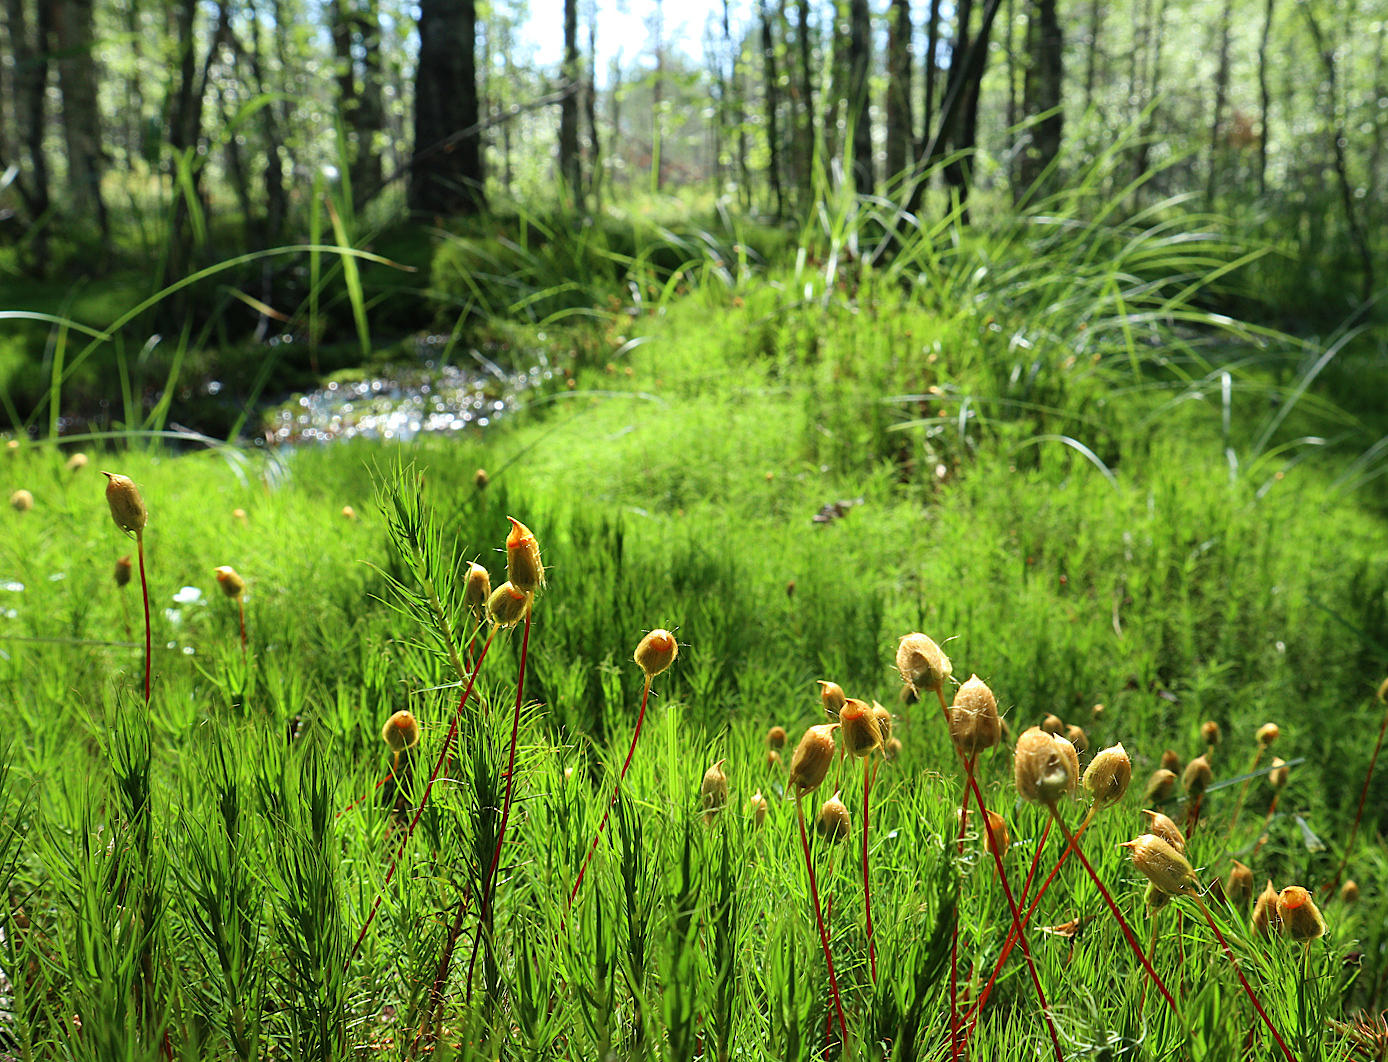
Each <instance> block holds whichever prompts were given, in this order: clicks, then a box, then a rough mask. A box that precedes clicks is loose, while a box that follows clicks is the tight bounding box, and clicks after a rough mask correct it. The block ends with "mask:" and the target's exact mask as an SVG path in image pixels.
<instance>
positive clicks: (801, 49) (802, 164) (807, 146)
mask: <svg viewBox="0 0 1388 1062" xmlns="http://www.w3.org/2000/svg"><path fill="white" fill-rule="evenodd" d="M795 47H796V51H797V55H798V58H799V61H800V62H799V67H800V69H799V79H798V83H797V92H796V96H797V102H798V104H799V106H797V107H796V109H795V114H794V116H793V121H794V122H795V123H796V124H795V154H796V157H797V159H798V163H797V165H798V167H799V169H798V172H799V175H800V194H801V196H802V198H803V199H804V201H805V202H807V203H808V202H809V200H810V195H811V193H812V191H813V185H814V170H815V149H814V142H815V106H814V67H813V64H812V60H811V58H810V56H811V47H810V0H800V2H799V3H798V4H796V5H795Z"/></svg>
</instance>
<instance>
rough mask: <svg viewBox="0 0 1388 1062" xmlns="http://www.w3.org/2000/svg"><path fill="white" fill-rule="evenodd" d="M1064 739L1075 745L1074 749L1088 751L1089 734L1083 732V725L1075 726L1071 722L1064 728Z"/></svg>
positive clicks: (1082, 751)
mask: <svg viewBox="0 0 1388 1062" xmlns="http://www.w3.org/2000/svg"><path fill="white" fill-rule="evenodd" d="M1065 740H1066V741H1068V742H1070V744H1072V745H1074V746H1075V751H1076V752H1079V753H1085V752H1088V751H1089V735H1088V734H1086V733H1085V732H1084V727H1080V726H1075V725H1074V724H1073V723H1071V724H1070V725H1069V726H1067V727H1066V728H1065Z"/></svg>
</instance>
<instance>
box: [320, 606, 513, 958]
mask: <svg viewBox="0 0 1388 1062" xmlns="http://www.w3.org/2000/svg"><path fill="white" fill-rule="evenodd" d="M496 632H497V628H496V627H492V629H491V630H490V631H489V632H488V633H487V640H486V641H485V642H483V643H482V651H481V652H480V653H478V654H477V662H476V663H475V664H473V666H472V670H471V671H470V672H469V673H468V677H467V684H466V685H465V686H464V687H463V692H462V696H460V697H459V698H458V707H457V709H456V710H455V711H454V712H453V723H452V725H451V726H449V728H448V736H447V737H446V738H444V742H443V748H441V749H440V750H439V755H438V759H436V760H435V761H434V769H433V770H432V771H430V772H429V780H428V782H426V783H425V785H424V795H423V796H421V797H420V798H419V806H418V807H417V808H415V811H414V815H413V816H412V817H411V818H410V824H409V826H407V827H406V828H405V837H404V839H403V840H402V841H401V842H400V844H399V847H397V848H396V850H395V855H394V856H392V857H391V860H390V866H389V867H388V868H386V877H385V880H384V881H383V882H381V889H380V891H379V892H378V893H377V894H376V899H375V901H374V902H373V903H372V904H371V911H370V913H369V914H368V915H367V916H366V922H365V923H363V925H362V927H361V932H359V933H358V934H357V939H356V942H355V943H354V944H353V945H352V950H351V951H350V952H349V953H348V955H347V962H346V965H345V966H344V969H346V968H348V967H350V966H351V965H352V960H353V959H355V958H356V957H357V952H359V951H361V945H362V941H364V940H365V939H366V933H367V930H369V929H370V928H371V923H372V922H374V921H375V920H376V914H377V912H378V911H380V909H381V901H382V900H384V899H385V892H386V888H387V887H388V886H389V885H390V880H391V878H393V877H394V876H395V869H396V867H398V866H399V865H400V857H401V856H402V855H404V854H405V847H406V846H407V845H408V844H409V843H410V838H411V837H413V836H414V831H415V827H416V826H418V825H419V820H420V817H421V816H422V815H423V814H424V809H425V807H427V806H428V804H429V795H430V794H431V793H432V792H433V791H434V782H435V781H436V780H437V779H438V777H439V774H440V773H441V772H442V771H443V765H444V764H445V763H447V762H448V755H449V753H450V752H452V751H453V741H454V739H455V738H456V737H457V736H458V723H459V721H460V720H461V719H462V717H463V707H464V706H465V705H466V704H467V702H468V698H469V697H471V696H472V687H473V685H474V683H476V681H477V675H478V673H479V672H480V671H481V670H482V661H483V660H485V659H486V658H487V650H488V649H490V648H491V646H492V638H493V637H495V635H496Z"/></svg>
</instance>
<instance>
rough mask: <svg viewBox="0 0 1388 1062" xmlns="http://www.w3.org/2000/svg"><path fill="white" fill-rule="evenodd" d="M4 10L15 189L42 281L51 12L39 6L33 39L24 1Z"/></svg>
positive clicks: (49, 201)
mask: <svg viewBox="0 0 1388 1062" xmlns="http://www.w3.org/2000/svg"><path fill="white" fill-rule="evenodd" d="M5 10H6V12H7V13H8V14H9V30H10V45H11V47H12V48H13V49H14V90H15V100H14V109H15V124H16V128H17V139H18V145H17V147H18V149H19V152H20V154H19V156H18V158H19V164H20V171H19V176H18V177H17V178H16V179H15V187H16V188H17V189H18V190H19V197H20V199H22V200H23V201H24V209H25V212H26V213H27V214H28V215H29V221H30V223H31V224H32V225H33V226H34V236H33V238H32V240H31V241H30V247H31V248H32V258H31V259H30V262H29V266H30V269H31V271H32V272H34V273H35V274H37V275H40V276H42V275H43V274H44V273H46V272H47V271H48V224H49V218H48V217H47V215H48V212H49V210H50V209H51V207H52V205H53V194H52V187H51V182H50V178H49V173H48V156H47V155H46V154H45V153H44V150H43V141H44V134H45V133H46V132H47V124H48V109H47V106H46V101H47V98H48V49H47V47H46V46H45V45H44V43H43V42H44V39H45V38H46V37H47V35H48V19H49V10H50V9H49V7H48V5H47V4H45V3H40V4H39V6H38V23H37V26H36V27H35V32H34V33H33V34H31V33H30V31H29V23H28V19H27V17H26V15H27V13H26V11H25V9H24V0H6V4H5Z"/></svg>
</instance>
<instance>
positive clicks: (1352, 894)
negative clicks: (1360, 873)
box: [1340, 878, 1359, 903]
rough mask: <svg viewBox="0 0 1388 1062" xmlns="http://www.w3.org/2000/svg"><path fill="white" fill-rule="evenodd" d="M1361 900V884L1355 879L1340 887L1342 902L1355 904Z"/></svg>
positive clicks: (1350, 879)
mask: <svg viewBox="0 0 1388 1062" xmlns="http://www.w3.org/2000/svg"><path fill="white" fill-rule="evenodd" d="M1358 900H1359V884H1358V882H1356V881H1355V880H1354V879H1353V878H1349V879H1348V880H1346V881H1345V883H1344V884H1343V885H1341V886H1340V902H1341V903H1355V902H1357V901H1358Z"/></svg>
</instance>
